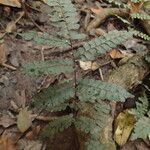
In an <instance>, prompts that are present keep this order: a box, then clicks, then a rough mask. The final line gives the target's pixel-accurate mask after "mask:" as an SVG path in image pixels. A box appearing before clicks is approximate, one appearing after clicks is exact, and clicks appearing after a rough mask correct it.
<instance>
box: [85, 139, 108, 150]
mask: <svg viewBox="0 0 150 150" xmlns="http://www.w3.org/2000/svg"><path fill="white" fill-rule="evenodd" d="M85 146H86V149H87V150H108V147H107V146H106V145H105V144H101V143H100V142H99V141H98V140H93V139H89V140H88V141H87V142H86V143H85Z"/></svg>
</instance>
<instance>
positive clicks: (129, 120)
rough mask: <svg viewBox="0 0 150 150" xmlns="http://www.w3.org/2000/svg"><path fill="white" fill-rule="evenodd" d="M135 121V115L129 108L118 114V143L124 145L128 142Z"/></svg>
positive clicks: (116, 122) (116, 138)
mask: <svg viewBox="0 0 150 150" xmlns="http://www.w3.org/2000/svg"><path fill="white" fill-rule="evenodd" d="M135 122H136V120H135V117H134V115H133V114H132V113H131V112H130V111H129V110H125V111H123V112H121V113H120V114H119V115H118V117H117V119H116V120H115V128H116V130H115V134H114V140H115V141H116V143H117V144H118V145H120V146H122V145H124V144H125V143H126V142H127V140H128V138H129V136H130V134H131V131H132V130H133V128H134V124H135Z"/></svg>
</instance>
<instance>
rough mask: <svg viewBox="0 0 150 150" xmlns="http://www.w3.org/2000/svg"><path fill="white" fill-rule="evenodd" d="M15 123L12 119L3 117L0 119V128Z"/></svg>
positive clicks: (6, 116)
mask: <svg viewBox="0 0 150 150" xmlns="http://www.w3.org/2000/svg"><path fill="white" fill-rule="evenodd" d="M15 123H16V121H15V119H14V118H11V117H10V116H8V115H3V116H2V117H0V126H3V127H4V128H8V127H9V126H11V125H14V124H15Z"/></svg>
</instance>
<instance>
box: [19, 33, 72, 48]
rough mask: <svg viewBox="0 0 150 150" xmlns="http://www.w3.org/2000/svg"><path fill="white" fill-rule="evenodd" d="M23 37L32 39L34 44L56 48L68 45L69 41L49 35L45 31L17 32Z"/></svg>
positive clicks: (28, 39)
mask: <svg viewBox="0 0 150 150" xmlns="http://www.w3.org/2000/svg"><path fill="white" fill-rule="evenodd" d="M19 35H20V36H21V37H22V38H23V39H25V40H27V41H30V40H32V41H34V42H35V43H36V44H40V45H48V46H53V47H58V48H67V47H70V42H69V41H68V40H65V39H61V38H57V37H55V38H54V37H51V36H50V35H49V34H47V33H38V32H36V31H30V32H26V33H22V34H19Z"/></svg>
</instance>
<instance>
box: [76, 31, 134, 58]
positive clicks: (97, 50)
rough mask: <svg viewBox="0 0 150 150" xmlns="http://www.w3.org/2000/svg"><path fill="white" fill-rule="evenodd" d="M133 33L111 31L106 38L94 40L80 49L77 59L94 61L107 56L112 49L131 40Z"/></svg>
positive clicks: (101, 37)
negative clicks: (103, 55)
mask: <svg viewBox="0 0 150 150" xmlns="http://www.w3.org/2000/svg"><path fill="white" fill-rule="evenodd" d="M132 35H133V32H131V31H130V32H127V31H117V30H115V31H111V32H109V33H108V34H105V35H104V36H100V37H98V38H96V39H94V40H91V41H89V42H87V43H85V44H84V45H83V47H80V48H79V49H78V51H77V52H76V54H75V56H76V58H80V59H82V60H83V61H87V60H94V59H95V58H96V57H98V56H99V55H102V54H105V53H106V52H108V51H110V50H111V49H112V48H115V47H117V46H118V45H119V44H122V43H123V42H125V41H126V40H128V39H129V38H131V37H132Z"/></svg>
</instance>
